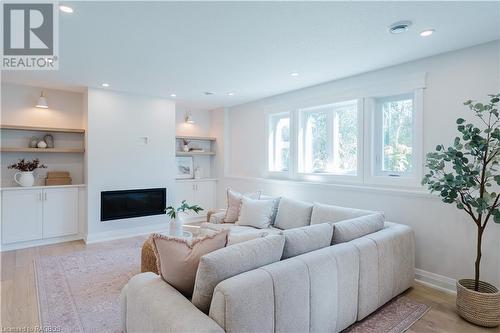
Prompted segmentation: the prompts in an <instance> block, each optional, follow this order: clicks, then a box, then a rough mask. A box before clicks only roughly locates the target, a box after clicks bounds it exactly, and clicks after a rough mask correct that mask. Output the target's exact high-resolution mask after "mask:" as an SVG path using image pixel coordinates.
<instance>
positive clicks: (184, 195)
mask: <svg viewBox="0 0 500 333" xmlns="http://www.w3.org/2000/svg"><path fill="white" fill-rule="evenodd" d="M194 191H195V183H194V182H190V181H177V182H175V201H174V203H175V206H174V207H179V206H180V205H181V202H182V200H186V201H187V203H188V204H190V205H192V204H194V203H195V197H194ZM187 215H188V216H191V214H189V213H188V214H187Z"/></svg>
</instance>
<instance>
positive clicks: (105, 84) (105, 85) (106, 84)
mask: <svg viewBox="0 0 500 333" xmlns="http://www.w3.org/2000/svg"><path fill="white" fill-rule="evenodd" d="M101 86H103V87H105V88H108V87H109V83H103V84H101Z"/></svg>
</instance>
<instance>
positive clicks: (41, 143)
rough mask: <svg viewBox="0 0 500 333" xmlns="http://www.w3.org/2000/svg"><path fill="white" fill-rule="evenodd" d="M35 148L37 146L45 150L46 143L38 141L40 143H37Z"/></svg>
mask: <svg viewBox="0 0 500 333" xmlns="http://www.w3.org/2000/svg"><path fill="white" fill-rule="evenodd" d="M36 146H37V147H38V148H40V149H45V148H47V143H46V142H45V141H43V140H40V141H39V142H38V143H37V145H36Z"/></svg>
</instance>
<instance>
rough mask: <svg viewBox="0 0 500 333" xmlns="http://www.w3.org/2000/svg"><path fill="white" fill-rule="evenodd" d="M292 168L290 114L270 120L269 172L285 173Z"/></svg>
mask: <svg viewBox="0 0 500 333" xmlns="http://www.w3.org/2000/svg"><path fill="white" fill-rule="evenodd" d="M289 168H290V113H288V112H286V113H279V114H274V115H271V116H270V118H269V171H273V172H283V171H288V170H289Z"/></svg>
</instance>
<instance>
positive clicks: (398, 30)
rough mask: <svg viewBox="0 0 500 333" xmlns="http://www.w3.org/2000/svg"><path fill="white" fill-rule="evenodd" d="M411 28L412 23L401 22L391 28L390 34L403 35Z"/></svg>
mask: <svg viewBox="0 0 500 333" xmlns="http://www.w3.org/2000/svg"><path fill="white" fill-rule="evenodd" d="M410 26H411V21H399V22H396V23H394V24H392V25H391V26H390V27H389V32H390V33H391V34H402V33H403V32H407V31H408V29H410Z"/></svg>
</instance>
